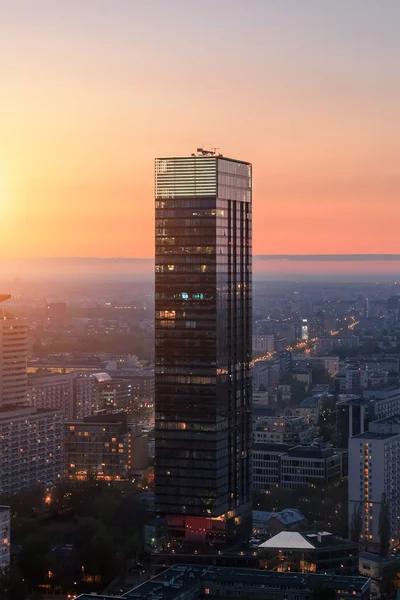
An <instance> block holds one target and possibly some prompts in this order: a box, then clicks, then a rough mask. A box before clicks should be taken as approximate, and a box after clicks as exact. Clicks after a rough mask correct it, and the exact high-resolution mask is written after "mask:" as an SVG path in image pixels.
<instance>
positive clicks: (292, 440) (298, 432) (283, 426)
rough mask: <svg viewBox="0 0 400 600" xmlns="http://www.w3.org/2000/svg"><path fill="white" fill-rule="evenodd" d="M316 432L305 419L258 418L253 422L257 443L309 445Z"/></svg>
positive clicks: (284, 417)
mask: <svg viewBox="0 0 400 600" xmlns="http://www.w3.org/2000/svg"><path fill="white" fill-rule="evenodd" d="M315 435H316V430H315V428H314V427H313V426H312V425H310V424H309V423H308V421H307V419H306V418H304V417H288V416H280V417H258V418H256V419H254V420H253V440H254V442H255V443H260V442H261V443H270V444H292V445H295V444H308V443H310V442H312V440H313V439H314V438H315Z"/></svg>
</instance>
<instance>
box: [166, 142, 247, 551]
mask: <svg viewBox="0 0 400 600" xmlns="http://www.w3.org/2000/svg"><path fill="white" fill-rule="evenodd" d="M251 176H252V167H251V164H250V163H248V162H244V161H239V160H233V159H229V158H226V157H224V156H222V155H219V154H215V153H214V152H206V151H203V150H199V151H198V153H197V154H195V155H191V156H185V157H168V158H157V159H156V162H155V195H156V267H155V268H156V274H155V311H156V314H155V332H156V333H155V336H156V340H155V344H156V346H155V364H156V366H155V373H156V374H155V410H156V460H155V485H156V510H157V512H158V514H159V515H161V516H163V517H164V519H165V523H166V526H167V529H168V531H169V532H170V533H171V534H173V535H174V536H176V537H182V538H185V539H186V540H188V541H190V540H193V541H213V542H218V541H221V542H226V541H229V540H230V539H234V538H235V537H237V536H239V535H240V534H241V530H244V529H246V528H247V526H248V524H249V523H250V522H251V488H252V474H251V393H252V386H251V373H250V361H251V349H252V343H251V340H252V337H251V323H252V316H251V306H252V303H251V293H252V289H251V285H252V273H251V263H252V248H251V240H252V231H251V208H252V203H251V200H252V189H251V188H252V178H251Z"/></svg>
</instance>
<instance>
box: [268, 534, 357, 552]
mask: <svg viewBox="0 0 400 600" xmlns="http://www.w3.org/2000/svg"><path fill="white" fill-rule="evenodd" d="M349 544H350V545H354V544H353V543H352V542H349V541H348V540H344V539H342V538H339V537H337V536H335V535H333V534H332V533H329V531H310V532H307V533H300V532H298V531H281V532H280V533H278V535H274V537H272V538H270V539H269V540H267V541H266V542H263V543H262V544H260V546H259V548H264V549H267V550H268V549H269V550H284V549H292V550H314V549H318V548H331V547H332V546H346V545H349Z"/></svg>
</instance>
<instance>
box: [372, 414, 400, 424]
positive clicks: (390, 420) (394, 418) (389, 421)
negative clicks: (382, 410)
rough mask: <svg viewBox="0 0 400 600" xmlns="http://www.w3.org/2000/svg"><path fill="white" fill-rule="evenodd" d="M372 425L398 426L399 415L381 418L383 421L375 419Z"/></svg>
mask: <svg viewBox="0 0 400 600" xmlns="http://www.w3.org/2000/svg"><path fill="white" fill-rule="evenodd" d="M374 423H379V424H381V423H382V425H383V424H388V425H400V415H393V416H391V417H383V419H377V420H376V421H374Z"/></svg>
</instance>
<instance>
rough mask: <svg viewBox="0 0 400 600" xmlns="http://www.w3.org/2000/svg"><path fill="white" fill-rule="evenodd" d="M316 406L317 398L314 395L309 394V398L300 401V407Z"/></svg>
mask: <svg viewBox="0 0 400 600" xmlns="http://www.w3.org/2000/svg"><path fill="white" fill-rule="evenodd" d="M317 406H318V398H317V397H315V396H310V397H309V398H304V400H302V401H301V402H300V408H317Z"/></svg>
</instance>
